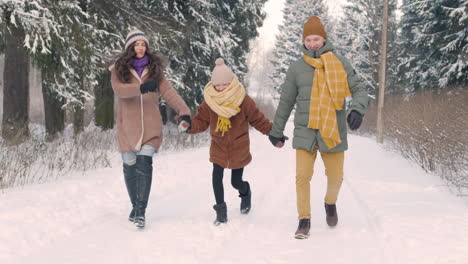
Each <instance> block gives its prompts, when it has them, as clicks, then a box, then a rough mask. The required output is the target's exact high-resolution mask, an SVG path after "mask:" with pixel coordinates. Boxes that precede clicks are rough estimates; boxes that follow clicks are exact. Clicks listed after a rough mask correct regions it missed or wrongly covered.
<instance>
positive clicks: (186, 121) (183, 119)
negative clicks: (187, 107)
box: [177, 115, 192, 133]
mask: <svg viewBox="0 0 468 264" xmlns="http://www.w3.org/2000/svg"><path fill="white" fill-rule="evenodd" d="M191 126H192V119H191V118H190V116H188V115H183V116H180V117H179V120H177V129H178V130H179V132H180V133H183V132H187V131H188V130H189V129H190V127H191Z"/></svg>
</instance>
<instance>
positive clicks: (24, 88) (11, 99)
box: [2, 25, 29, 144]
mask: <svg viewBox="0 0 468 264" xmlns="http://www.w3.org/2000/svg"><path fill="white" fill-rule="evenodd" d="M4 32H5V69H4V72H3V82H4V86H3V119H2V136H3V138H4V139H5V140H6V141H7V142H8V143H9V144H19V143H21V142H23V141H24V140H26V139H27V138H28V137H29V128H28V124H29V56H28V53H27V52H26V50H24V49H23V48H22V47H23V40H24V31H23V30H20V29H14V30H12V31H9V29H8V28H7V27H6V25H5V28H4Z"/></svg>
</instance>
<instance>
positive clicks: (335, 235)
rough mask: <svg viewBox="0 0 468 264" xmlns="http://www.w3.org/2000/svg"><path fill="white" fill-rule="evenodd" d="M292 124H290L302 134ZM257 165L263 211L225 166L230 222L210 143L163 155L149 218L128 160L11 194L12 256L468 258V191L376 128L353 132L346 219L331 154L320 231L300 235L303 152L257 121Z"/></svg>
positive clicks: (7, 224) (0, 220)
mask: <svg viewBox="0 0 468 264" xmlns="http://www.w3.org/2000/svg"><path fill="white" fill-rule="evenodd" d="M291 131H292V124H288V133H287V135H290V136H291V135H292V132H291ZM251 139H252V145H251V148H252V153H253V156H254V160H253V162H252V163H251V164H250V165H248V166H247V167H246V169H245V179H247V180H248V181H249V182H250V183H251V186H252V190H253V197H252V198H253V204H252V211H251V212H250V214H249V215H247V216H245V215H241V214H240V212H239V203H240V200H239V198H238V197H237V193H236V192H235V191H234V189H233V188H232V187H230V172H226V174H225V196H226V202H227V204H228V217H229V222H228V224H226V225H222V226H218V227H216V226H214V225H213V224H212V221H213V219H214V215H215V214H214V211H213V209H212V208H211V207H212V204H213V202H214V195H213V191H212V188H211V168H212V165H211V164H210V163H209V162H208V147H202V148H199V149H191V150H187V151H180V152H171V153H170V152H166V153H160V154H158V155H157V156H156V157H155V159H154V165H155V170H154V181H153V188H152V193H151V197H150V203H149V208H148V212H147V227H146V229H145V230H143V231H139V230H137V228H136V227H134V226H133V225H132V224H131V223H130V222H128V220H127V216H128V213H129V210H130V206H129V201H128V198H127V193H126V189H125V185H124V182H123V176H122V172H121V162H120V158H119V155H118V154H117V153H116V155H115V158H114V163H113V168H108V169H101V170H97V171H93V172H91V173H88V174H87V175H85V176H79V175H76V176H71V177H65V178H62V179H60V180H59V181H56V182H51V183H46V184H37V185H30V186H26V187H22V188H14V189H9V190H6V191H4V192H3V193H1V194H0V201H1V203H0V263H2V264H10V263H47V264H53V263H60V264H62V263H67V264H72V263H134V264H136V263H171V264H172V263H236V264H237V263H268V264H270V263H327V264H331V263H360V264H362V263H376V264H381V263H385V264H394V263H401V264H408V263H411V264H416V263H421V264H430V263H460V264H462V263H463V264H466V263H468V254H467V253H466V249H467V246H468V221H467V219H468V201H467V200H466V199H463V198H459V197H456V196H455V195H453V194H451V193H449V192H448V191H447V189H446V188H445V187H444V186H443V183H442V182H441V180H439V179H438V178H437V177H435V176H432V175H428V174H426V173H424V172H423V171H422V170H421V169H419V168H418V167H417V166H415V165H413V164H411V163H409V162H408V161H406V160H405V159H403V158H402V157H399V156H398V155H396V154H394V153H390V152H387V151H385V150H384V149H383V148H382V147H381V146H380V145H377V144H376V143H375V142H374V141H373V140H371V139H369V138H363V137H358V136H350V138H349V141H350V150H349V151H347V152H346V159H345V181H344V184H343V188H342V192H341V195H340V197H339V201H338V204H337V207H338V213H339V224H338V227H337V228H335V229H330V228H328V227H327V225H326V223H325V213H324V209H323V197H324V192H325V184H326V178H325V176H324V168H323V164H322V162H321V160H320V158H319V159H318V160H317V163H316V170H315V174H314V177H313V180H312V198H311V199H312V214H313V217H312V221H311V232H310V233H311V235H310V238H309V239H307V240H297V239H294V237H293V234H294V231H295V230H296V227H297V222H298V221H297V219H296V202H295V185H294V184H295V178H294V175H295V161H294V160H295V152H294V150H293V149H292V148H291V142H290V141H289V142H287V144H286V146H285V147H284V148H283V149H275V148H273V147H272V146H271V144H270V142H269V141H268V139H267V137H265V136H263V135H261V134H259V133H258V132H256V131H251Z"/></svg>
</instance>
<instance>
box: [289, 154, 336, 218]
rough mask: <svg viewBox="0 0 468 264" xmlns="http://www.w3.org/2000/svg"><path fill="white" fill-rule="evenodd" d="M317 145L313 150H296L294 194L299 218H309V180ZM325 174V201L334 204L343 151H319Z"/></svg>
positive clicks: (312, 171) (312, 170)
mask: <svg viewBox="0 0 468 264" xmlns="http://www.w3.org/2000/svg"><path fill="white" fill-rule="evenodd" d="M317 152H318V146H316V147H315V148H314V150H313V151H307V150H304V149H297V150H296V195H297V212H298V214H299V219H305V218H308V219H310V180H311V179H312V175H313V174H314V164H315V159H316V158H317ZM320 155H321V156H322V160H323V163H324V165H325V174H326V175H327V193H326V195H325V202H326V203H327V204H335V203H336V200H337V199H338V193H339V192H340V187H341V183H342V182H343V163H344V151H342V152H320Z"/></svg>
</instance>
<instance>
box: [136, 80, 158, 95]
mask: <svg viewBox="0 0 468 264" xmlns="http://www.w3.org/2000/svg"><path fill="white" fill-rule="evenodd" d="M158 88H159V84H158V82H157V81H155V80H151V81H147V82H145V83H143V84H141V85H140V92H141V93H142V94H144V93H147V92H156V89H158Z"/></svg>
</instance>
